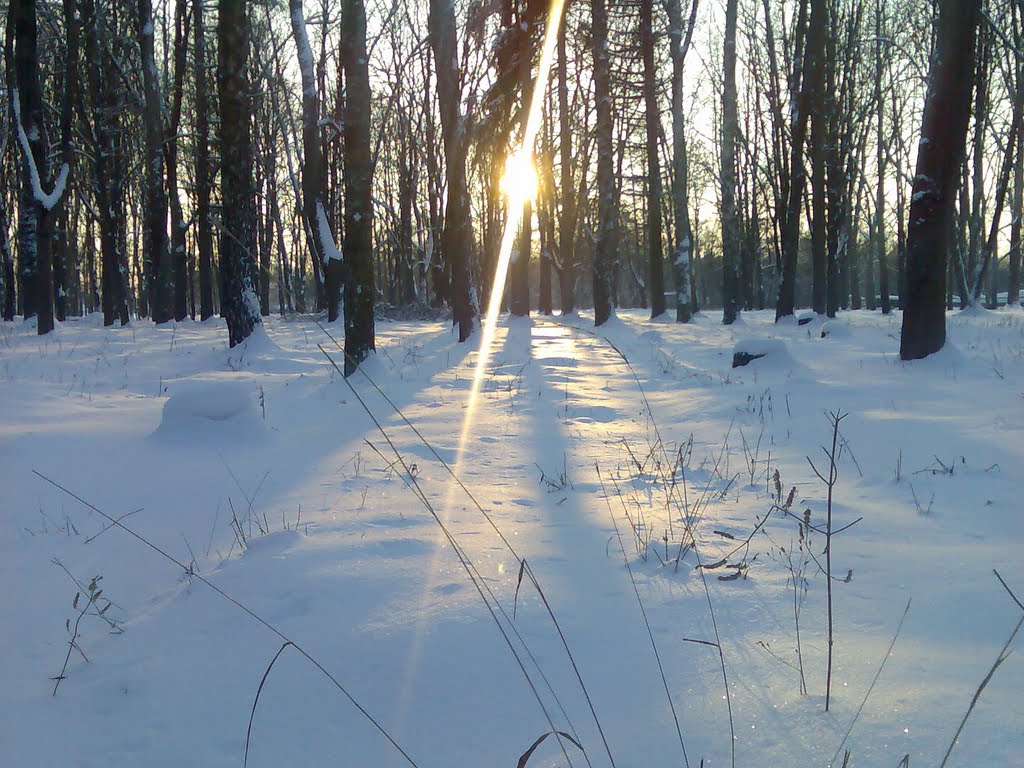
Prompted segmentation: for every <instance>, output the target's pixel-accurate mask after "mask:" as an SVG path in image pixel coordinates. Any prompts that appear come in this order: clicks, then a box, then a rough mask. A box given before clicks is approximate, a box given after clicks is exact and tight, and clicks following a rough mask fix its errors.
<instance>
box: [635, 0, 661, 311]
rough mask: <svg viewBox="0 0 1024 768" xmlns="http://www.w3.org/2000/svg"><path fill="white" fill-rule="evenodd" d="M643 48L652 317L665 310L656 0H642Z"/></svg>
mask: <svg viewBox="0 0 1024 768" xmlns="http://www.w3.org/2000/svg"><path fill="white" fill-rule="evenodd" d="M640 49H641V56H642V58H643V63H644V85H643V94H644V114H645V121H644V122H645V126H646V129H647V284H648V288H649V290H650V299H651V318H652V319H653V318H655V317H660V316H661V315H663V314H665V276H664V267H663V265H662V262H663V260H664V258H665V252H664V249H663V246H662V242H661V238H662V221H661V165H660V163H659V160H658V133H659V130H660V128H661V112H660V110H659V109H658V78H657V70H656V69H655V65H654V0H640Z"/></svg>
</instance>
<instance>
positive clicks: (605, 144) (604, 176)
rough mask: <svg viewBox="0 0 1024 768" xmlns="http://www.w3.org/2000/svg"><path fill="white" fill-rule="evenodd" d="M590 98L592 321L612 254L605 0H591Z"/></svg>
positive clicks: (605, 300)
mask: <svg viewBox="0 0 1024 768" xmlns="http://www.w3.org/2000/svg"><path fill="white" fill-rule="evenodd" d="M591 9H592V13H593V21H592V32H591V37H592V38H593V40H592V42H593V54H594V98H595V101H596V102H597V104H596V106H597V198H598V200H597V243H596V244H595V247H594V325H597V326H601V325H604V324H605V323H606V322H607V321H608V319H609V318H610V317H611V313H612V307H611V294H612V260H613V259H614V258H615V224H616V221H615V219H616V215H615V214H616V211H615V175H614V173H613V170H612V169H613V166H612V162H613V159H614V158H613V156H612V155H613V145H612V101H611V71H610V62H609V61H608V11H607V8H606V7H605V0H591Z"/></svg>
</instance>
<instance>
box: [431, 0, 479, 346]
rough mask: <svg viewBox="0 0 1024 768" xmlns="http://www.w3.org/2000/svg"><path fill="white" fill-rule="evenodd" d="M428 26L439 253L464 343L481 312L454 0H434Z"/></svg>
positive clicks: (461, 339)
mask: <svg viewBox="0 0 1024 768" xmlns="http://www.w3.org/2000/svg"><path fill="white" fill-rule="evenodd" d="M429 25H430V46H431V49H432V50H433V53H434V64H435V67H436V69H437V100H438V103H439V105H440V108H441V139H442V141H443V143H444V158H445V177H446V178H447V181H448V200H447V204H446V207H445V216H444V232H443V234H442V236H441V237H442V241H441V251H442V252H443V253H444V257H445V259H446V260H447V263H448V267H449V270H450V271H449V274H450V276H451V294H450V296H449V299H450V301H451V308H452V322H453V324H455V325H457V326H458V327H459V341H460V342H462V341H465V340H466V339H468V338H469V337H470V335H471V334H472V333H473V326H474V323H475V322H476V318H477V315H478V314H479V313H478V310H477V306H476V296H475V294H474V291H473V279H472V269H471V259H470V256H471V253H472V244H473V225H472V221H471V219H470V203H469V190H468V187H467V184H466V136H465V128H464V126H463V124H462V114H461V109H460V107H459V101H460V98H461V93H460V79H459V59H458V40H457V37H456V31H455V8H454V5H453V2H452V0H430V14H429Z"/></svg>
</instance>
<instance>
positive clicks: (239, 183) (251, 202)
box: [217, 0, 262, 347]
mask: <svg viewBox="0 0 1024 768" xmlns="http://www.w3.org/2000/svg"><path fill="white" fill-rule="evenodd" d="M247 5H248V3H246V2H245V0H219V2H218V9H219V12H220V15H219V18H218V20H217V44H218V54H219V55H218V66H217V90H218V92H219V94H220V143H221V171H220V175H221V200H222V201H223V213H222V216H221V220H222V225H223V231H222V233H221V238H220V268H221V273H222V280H221V284H222V285H223V288H224V291H223V293H222V295H221V312H222V313H223V315H224V318H225V319H226V320H227V324H228V338H229V344H230V345H231V346H232V347H234V346H235V345H237V344H240V343H242V342H243V341H245V340H246V339H247V338H249V336H250V335H252V332H253V330H255V328H256V326H258V325H259V324H260V323H261V322H262V319H261V317H260V303H259V298H258V296H257V295H256V287H257V280H258V279H259V265H258V264H257V262H256V199H255V190H254V187H253V155H252V126H251V124H250V121H251V119H252V112H251V110H252V107H251V96H250V93H249V73H248V60H249V17H248V15H247V14H246V6H247Z"/></svg>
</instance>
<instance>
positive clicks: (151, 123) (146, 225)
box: [137, 0, 174, 323]
mask: <svg viewBox="0 0 1024 768" xmlns="http://www.w3.org/2000/svg"><path fill="white" fill-rule="evenodd" d="M137 21H138V25H139V26H138V30H137V33H138V36H139V50H140V51H141V55H142V84H143V93H144V95H145V103H144V107H143V123H144V125H145V131H146V162H145V169H146V172H145V180H146V190H145V213H144V215H143V219H142V221H143V247H144V249H145V255H144V257H143V263H144V264H145V265H146V267H145V271H146V273H147V275H149V277H150V281H151V282H150V289H151V293H150V302H151V305H152V313H153V321H154V322H156V323H165V322H167V321H168V320H171V319H173V317H174V265H173V264H172V263H171V256H170V249H169V247H168V238H167V189H166V187H165V186H164V183H165V181H164V168H165V165H164V163H165V157H164V126H163V98H162V97H161V94H160V75H159V73H158V72H157V71H156V59H155V45H154V26H153V3H152V0H139V4H138V17H137ZM150 265H151V266H150Z"/></svg>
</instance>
